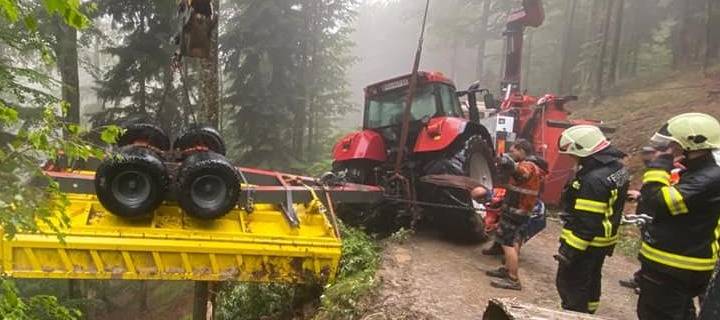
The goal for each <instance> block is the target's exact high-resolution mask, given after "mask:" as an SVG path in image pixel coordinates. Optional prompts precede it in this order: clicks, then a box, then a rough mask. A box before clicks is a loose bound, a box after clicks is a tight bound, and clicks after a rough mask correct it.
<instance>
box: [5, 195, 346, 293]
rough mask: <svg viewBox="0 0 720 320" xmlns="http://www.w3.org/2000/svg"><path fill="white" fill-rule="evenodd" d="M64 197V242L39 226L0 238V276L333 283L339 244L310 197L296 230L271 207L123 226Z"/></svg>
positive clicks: (172, 208) (160, 216)
mask: <svg viewBox="0 0 720 320" xmlns="http://www.w3.org/2000/svg"><path fill="white" fill-rule="evenodd" d="M67 196H68V200H69V201H70V205H69V207H68V208H67V209H66V214H67V215H68V216H69V217H70V227H68V228H66V229H64V230H62V232H63V234H64V238H63V240H64V243H61V242H60V241H59V240H58V237H57V236H56V235H55V234H53V233H52V232H51V230H50V229H49V228H46V227H42V226H41V231H42V232H43V233H37V234H27V233H21V234H17V235H16V236H15V237H14V238H13V239H12V240H7V239H5V238H4V237H2V240H0V252H1V254H0V266H1V268H2V272H3V273H4V274H6V275H8V276H11V277H15V278H55V279H124V280H195V281H224V280H238V281H255V282H290V283H301V282H308V281H331V280H332V279H333V278H334V277H335V273H336V271H337V269H338V264H339V260H340V249H341V241H340V238H339V235H338V232H337V230H335V228H334V227H333V225H332V224H331V223H330V220H329V219H328V217H326V215H325V214H324V207H323V204H322V202H320V201H319V200H318V199H317V196H315V195H314V192H313V198H314V199H313V200H311V201H310V202H309V203H307V204H293V207H294V209H295V211H296V213H297V216H298V218H299V221H300V224H299V227H292V226H290V225H289V224H288V222H287V221H286V218H285V217H284V216H283V213H282V211H281V209H280V208H279V206H278V205H275V204H262V203H258V204H255V210H254V211H253V212H252V213H248V212H246V211H245V210H242V209H239V208H236V209H234V210H233V211H231V212H230V213H228V214H227V215H225V216H224V217H222V218H220V219H217V220H212V221H201V220H197V219H194V218H192V217H190V216H188V215H186V214H184V213H183V211H182V210H181V209H180V208H179V207H178V206H177V205H175V204H174V203H165V204H164V205H162V206H161V207H160V208H159V209H158V210H156V212H155V213H154V214H153V215H151V216H150V217H148V218H146V219H141V220H127V219H123V218H120V217H117V216H114V215H112V214H111V213H109V212H108V211H106V210H105V209H104V208H103V206H102V205H101V204H100V203H99V202H98V200H97V198H96V197H95V196H94V195H92V194H76V193H68V194H67ZM330 205H331V204H330ZM58 219H59V215H58ZM0 236H2V234H0Z"/></svg>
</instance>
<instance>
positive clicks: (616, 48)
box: [608, 0, 625, 87]
mask: <svg viewBox="0 0 720 320" xmlns="http://www.w3.org/2000/svg"><path fill="white" fill-rule="evenodd" d="M616 5H617V12H616V13H615V35H614V36H613V47H612V53H611V54H610V66H609V68H610V69H609V70H608V86H609V87H613V86H615V81H617V78H618V74H617V67H618V60H619V57H620V43H621V42H620V40H621V39H622V25H623V14H624V12H625V0H619V1H618V2H617V3H616Z"/></svg>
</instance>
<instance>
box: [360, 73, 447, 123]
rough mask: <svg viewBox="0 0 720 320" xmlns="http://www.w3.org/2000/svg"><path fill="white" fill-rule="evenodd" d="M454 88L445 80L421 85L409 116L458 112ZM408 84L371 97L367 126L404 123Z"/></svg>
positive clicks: (366, 119)
mask: <svg viewBox="0 0 720 320" xmlns="http://www.w3.org/2000/svg"><path fill="white" fill-rule="evenodd" d="M453 92H454V90H452V88H451V87H450V86H448V85H445V84H437V83H434V84H430V85H425V86H419V87H418V88H417V91H416V92H415V97H414V99H413V104H412V109H411V111H410V113H411V116H410V120H411V121H414V120H420V119H422V118H425V117H427V118H432V117H435V116H438V115H447V116H459V113H458V110H459V105H458V103H457V98H456V97H455V95H453ZM406 96H407V88H403V89H398V90H393V91H388V92H384V93H381V94H378V95H376V96H373V97H369V98H368V101H367V104H366V110H365V127H366V128H382V127H388V126H393V125H399V124H401V123H402V117H403V109H404V108H405V99H406Z"/></svg>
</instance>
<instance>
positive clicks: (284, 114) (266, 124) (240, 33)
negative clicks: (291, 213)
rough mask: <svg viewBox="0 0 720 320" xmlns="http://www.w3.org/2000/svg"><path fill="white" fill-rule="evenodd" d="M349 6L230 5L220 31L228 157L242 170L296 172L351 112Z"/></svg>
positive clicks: (276, 1) (281, 0)
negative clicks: (260, 168) (227, 109)
mask: <svg viewBox="0 0 720 320" xmlns="http://www.w3.org/2000/svg"><path fill="white" fill-rule="evenodd" d="M354 4H355V0H342V1H333V2H327V1H310V0H303V1H291V0H264V1H257V0H242V1H232V2H231V3H228V5H227V8H226V9H225V12H228V13H230V16H229V17H228V19H227V21H226V23H225V24H224V26H232V27H221V29H225V30H227V31H226V32H224V33H223V34H221V36H220V43H221V47H222V48H223V49H224V54H223V56H224V57H225V58H224V62H225V70H224V71H225V74H226V76H227V79H228V83H229V85H228V86H227V88H226V90H225V98H224V100H225V101H226V103H227V104H228V105H229V106H231V107H232V112H231V113H230V114H229V118H228V119H227V122H228V125H227V127H229V128H233V132H230V136H232V137H233V140H234V142H233V143H231V144H230V147H231V154H232V155H233V157H234V158H236V159H237V161H238V162H239V163H241V164H243V165H249V166H263V167H269V168H283V169H287V168H299V167H302V166H303V164H302V163H303V162H309V163H312V162H314V161H316V160H318V159H321V158H322V157H324V156H326V155H327V153H325V154H323V153H322V152H320V148H321V147H322V146H323V141H321V140H322V139H323V138H325V137H327V135H328V134H327V133H328V132H330V130H331V129H332V127H333V126H334V122H335V121H336V119H337V117H339V116H342V115H343V114H345V113H346V112H347V111H349V110H350V107H351V103H350V102H349V101H348V99H349V90H348V84H347V81H346V79H345V71H346V70H347V68H348V67H349V66H350V65H351V64H352V62H353V59H352V58H351V57H350V55H349V49H350V48H351V45H352V44H351V42H350V41H349V33H350V31H351V30H350V29H349V28H348V25H349V24H350V22H351V20H352V18H353V16H354V12H353V11H352V9H353V8H354Z"/></svg>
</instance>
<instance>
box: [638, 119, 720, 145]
mask: <svg viewBox="0 0 720 320" xmlns="http://www.w3.org/2000/svg"><path fill="white" fill-rule="evenodd" d="M651 141H652V142H653V143H655V144H656V145H659V146H667V145H669V144H670V142H675V143H677V144H679V145H680V146H681V147H682V148H683V149H684V150H685V151H695V150H707V149H717V148H720V123H718V121H717V119H715V118H714V117H713V116H710V115H707V114H704V113H683V114H681V115H678V116H675V117H673V118H672V119H670V120H668V122H667V123H666V124H665V125H663V126H662V128H660V130H658V132H656V133H655V135H653V137H652V139H651Z"/></svg>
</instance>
